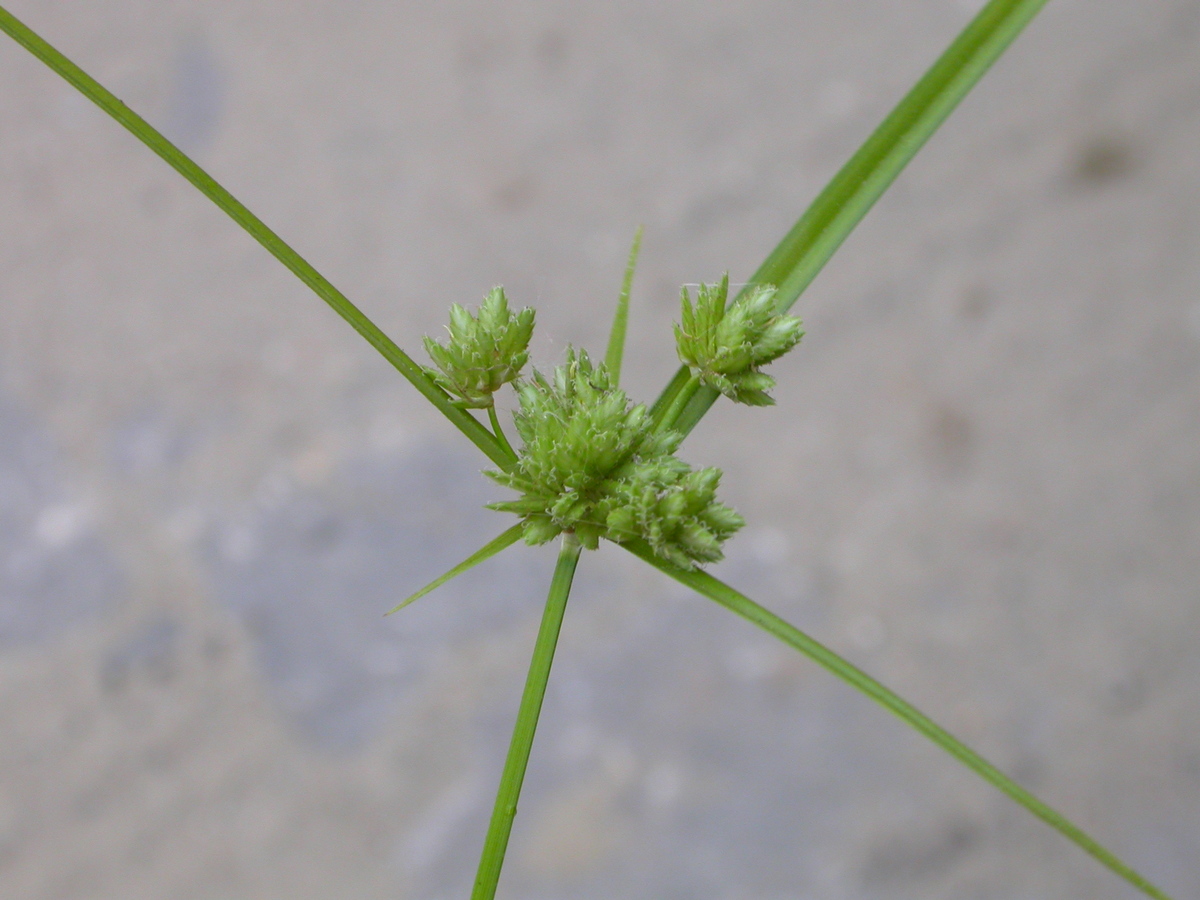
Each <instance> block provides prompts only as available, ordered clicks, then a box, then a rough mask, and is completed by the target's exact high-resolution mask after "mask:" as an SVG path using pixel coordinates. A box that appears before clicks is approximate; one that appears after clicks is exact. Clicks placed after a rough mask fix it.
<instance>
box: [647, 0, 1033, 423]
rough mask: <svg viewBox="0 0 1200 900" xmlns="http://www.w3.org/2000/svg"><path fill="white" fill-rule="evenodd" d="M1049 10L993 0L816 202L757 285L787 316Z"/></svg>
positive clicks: (704, 405) (697, 405)
mask: <svg viewBox="0 0 1200 900" xmlns="http://www.w3.org/2000/svg"><path fill="white" fill-rule="evenodd" d="M1045 5H1046V0H991V2H990V3H988V4H987V5H986V6H985V7H984V8H983V9H982V10H980V12H979V14H978V15H977V16H975V18H974V19H972V20H971V22H970V24H968V25H967V27H966V28H964V29H963V30H962V32H961V33H960V34H959V35H958V37H956V38H955V39H954V41H953V43H951V44H950V46H949V47H948V48H946V51H945V52H944V53H943V54H942V55H941V56H940V57H938V59H937V61H936V62H934V64H933V65H932V66H930V67H929V70H928V71H927V72H926V73H925V74H924V75H923V76H922V77H921V80H920V81H918V82H917V83H916V84H915V85H914V86H913V88H912V90H910V91H909V92H908V93H907V94H906V95H905V96H904V98H903V99H902V100H901V101H900V102H899V103H898V104H896V107H895V108H894V109H893V110H892V111H891V113H889V114H888V117H887V118H886V119H884V120H883V122H881V123H880V125H879V127H878V128H876V129H875V131H874V132H872V134H871V136H870V137H869V138H867V140H866V142H865V143H864V144H863V145H862V146H861V147H859V149H858V151H857V152H856V153H855V154H854V155H853V156H852V157H850V160H849V161H848V162H847V163H846V164H845V165H844V166H842V168H841V170H840V171H839V172H838V173H837V175H835V176H834V177H833V180H832V181H830V182H829V184H828V185H826V187H825V189H824V190H822V191H821V193H820V194H818V195H817V198H816V199H815V200H814V201H813V202H812V204H811V205H810V206H809V207H808V209H807V210H805V212H804V215H802V216H801V217H800V219H799V220H798V221H797V222H796V224H795V225H794V226H793V227H792V230H791V231H789V232H788V233H787V235H786V236H785V237H784V239H783V240H782V241H780V243H779V245H778V246H777V247H776V248H775V249H774V250H772V251H771V253H770V255H769V256H768V257H767V258H766V260H765V261H764V262H763V264H762V265H761V266H759V267H758V271H756V272H755V273H754V274H753V275H752V276H751V277H750V284H773V285H775V286H776V287H777V288H778V289H779V290H778V294H777V297H778V299H779V310H780V312H784V311H786V310H788V309H791V307H792V305H793V304H794V303H795V302H796V299H797V298H798V297H799V296H800V294H801V292H802V291H803V290H804V289H805V288H806V287H808V285H809V284H811V283H812V280H813V279H814V278H816V277H817V273H818V272H820V271H821V269H822V268H823V267H824V265H825V263H826V262H827V261H828V260H829V258H830V257H831V256H832V255H833V253H834V251H835V250H837V248H838V247H840V246H841V244H842V241H844V240H845V239H846V237H847V236H848V235H849V234H850V232H851V231H853V230H854V227H855V226H856V225H857V224H858V223H859V222H860V221H861V220H862V218H863V216H865V215H866V214H867V212H868V211H869V210H870V209H871V207H872V206H874V205H875V201H876V200H878V199H879V197H880V196H881V195H882V194H883V192H884V191H886V190H887V189H888V187H889V186H890V185H891V183H892V182H893V181H895V179H896V176H897V175H899V174H900V172H901V171H903V169H904V167H905V166H906V165H908V162H909V160H911V159H912V158H913V156H915V155H916V153H917V151H918V150H920V149H921V147H923V146H924V144H925V142H926V141H927V140H928V139H929V137H930V136H931V135H932V134H933V133H934V132H935V131H937V129H938V126H940V125H941V124H942V122H944V121H945V120H946V117H947V116H948V115H950V113H951V112H952V111H953V110H954V108H955V107H956V106H957V105H958V103H959V101H960V100H962V98H963V97H965V96H966V95H967V93H968V92H970V90H971V88H973V87H974V86H975V84H976V82H978V81H979V79H980V78H982V77H983V74H984V73H985V72H986V71H987V70H988V69H989V68H990V67H991V65H992V63H994V62H995V61H996V60H997V59H998V58H999V57H1000V55H1001V54H1002V53H1003V52H1004V51H1005V49H1006V48H1007V47H1008V45H1009V44H1011V43H1012V42H1013V40H1014V39H1015V38H1016V36H1017V35H1018V34H1020V33H1021V29H1023V28H1024V27H1025V26H1026V25H1027V24H1028V23H1029V20H1030V19H1032V18H1033V17H1034V15H1036V14H1037V12H1038V10H1040V9H1041V8H1042V7H1043V6H1045ZM681 372H682V370H681ZM679 377H680V375H679V374H677V375H676V377H675V379H673V380H672V382H671V385H668V389H670V388H671V387H672V386H673V385H675V384H676V379H678V378H679ZM664 393H665V391H664ZM716 396H717V395H716V393H715V392H711V393H710V392H709V391H707V390H706V391H701V393H700V394H699V395H697V397H696V401H695V402H693V403H692V404H691V405H690V406H689V407H688V408H686V409H685V410H684V411H683V413H682V414H681V415H680V417H679V419H678V421H677V422H676V423H675V430H676V431H679V432H681V433H682V434H685V435H686V434H687V433H689V432H690V431H691V430H692V429H693V428H694V427H695V426H696V423H697V422H699V421H700V418H701V417H702V416H703V415H704V414H705V413H706V412H707V411H708V409H709V407H710V406H712V403H713V400H714V399H716Z"/></svg>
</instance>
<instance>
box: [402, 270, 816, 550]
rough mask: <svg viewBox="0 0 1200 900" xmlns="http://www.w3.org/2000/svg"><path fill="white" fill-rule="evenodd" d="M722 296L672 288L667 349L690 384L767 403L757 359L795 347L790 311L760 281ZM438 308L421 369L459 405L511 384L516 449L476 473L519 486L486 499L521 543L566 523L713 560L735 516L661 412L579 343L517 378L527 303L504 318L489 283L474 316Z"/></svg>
mask: <svg viewBox="0 0 1200 900" xmlns="http://www.w3.org/2000/svg"><path fill="white" fill-rule="evenodd" d="M727 294H728V277H726V278H725V279H723V280H722V281H721V282H720V283H719V284H715V285H702V286H701V287H700V289H699V291H698V297H697V301H696V305H695V306H694V307H693V305H692V304H691V301H690V298H689V297H688V295H687V291H686V289H685V290H684V292H683V301H682V307H683V315H682V318H683V324H682V325H681V326H679V325H677V326H676V327H675V334H676V340H677V345H678V351H679V356H680V359H681V360H682V361H683V362H684V363H685V364H687V365H688V366H689V367H690V368H691V370H692V373H693V376H694V377H695V378H696V379H697V380H698V381H699V383H701V384H706V385H709V386H711V387H713V388H715V389H716V390H719V391H721V393H723V394H725V395H726V396H729V397H731V398H733V399H734V400H737V401H739V402H742V403H750V404H754V405H765V404H767V403H771V402H772V401H771V398H770V397H768V396H767V394H766V393H765V392H766V389H767V388H770V387H772V386H773V385H774V381H773V380H772V379H771V378H770V376H768V375H765V374H763V373H762V372H760V371H759V367H760V366H762V365H764V364H766V363H768V362H770V361H771V360H774V359H776V358H778V357H779V356H781V355H782V354H783V353H785V352H786V351H787V350H789V349H791V348H792V347H793V346H795V344H796V343H797V342H798V341H799V340H800V337H801V335H802V334H803V332H802V331H801V328H800V320H799V319H796V318H794V317H791V316H784V315H780V314H779V313H777V312H776V310H775V305H774V296H775V291H774V288H770V287H755V288H753V289H752V290H750V291H748V292H746V293H744V294H743V295H742V297H740V298H738V299H737V300H735V301H734V302H733V303H732V304H729V305H728V308H726V306H727V305H726V297H727ZM450 317H451V321H450V341H449V343H448V344H446V345H441V344H438V343H437V342H435V341H433V340H432V339H430V338H426V340H425V346H426V349H427V350H428V351H429V354H430V356H431V357H432V358H433V361H434V363H435V364H436V365H437V369H436V370H434V369H427V370H426V371H427V372H428V373H429V374H430V376H431V377H432V378H433V379H434V380H435V381H436V382H437V383H438V384H439V385H440V386H441V387H443V388H444V389H446V390H447V391H448V392H449V393H450V394H451V395H452V396H454V397H455V398H456V399H455V402H456V403H457V404H459V405H460V406H464V407H469V408H477V409H480V408H491V407H493V397H492V395H493V394H494V392H495V391H496V390H498V389H499V388H500V387H501V386H502V385H504V384H506V383H509V382H512V383H513V384H514V387H515V389H516V392H517V399H518V402H519V404H520V407H519V409H518V411H517V412H515V413H514V416H513V419H514V422H515V425H516V429H517V433H518V434H519V435H520V437H521V440H522V446H521V448H520V450H519V451H518V452H517V459H516V461H515V463H514V465H513V466H511V467H510V468H506V469H501V470H490V471H487V472H486V473H485V474H487V475H488V476H489V477H490V478H492V479H493V480H494V481H496V482H497V483H499V484H502V485H504V486H505V487H509V488H512V489H514V490H516V491H518V492H520V496H519V497H518V498H516V499H514V500H504V501H500V502H497V503H492V504H489V508H490V509H496V510H501V511H503V512H511V513H515V514H516V515H518V516H520V517H521V518H522V520H523V521H522V526H523V532H522V535H523V537H524V539H525V541H526V542H527V543H529V544H542V543H545V542H547V541H549V540H552V539H553V538H555V537H557V536H558V535H559V534H562V533H564V532H566V533H572V534H574V535H575V536H576V537H577V538H578V539H579V542H580V543H581V544H582V545H583V546H584V547H587V548H589V549H595V548H596V547H597V546H598V544H599V542H600V539H601V538H605V539H607V540H610V541H614V542H616V543H622V542H628V541H632V540H641V541H645V542H646V543H647V544H649V545H650V547H651V548H652V549H653V550H654V552H655V553H656V554H657V555H658V556H659V557H661V558H662V559H664V560H667V561H669V562H671V563H673V564H674V565H676V566H679V567H680V568H682V569H692V568H694V567H695V566H696V565H698V564H703V563H708V562H715V561H717V560H719V559H721V557H722V553H721V546H722V544H723V543H724V542H725V540H726V539H727V538H729V537H730V536H731V535H732V534H733V533H734V532H735V531H737V530H738V529H739V528H741V527H742V525H743V524H745V522H744V520H743V519H742V517H741V516H740V515H738V513H737V512H736V511H734V510H733V509H731V508H730V507H728V506H726V505H725V504H723V503H721V502H720V501H718V500H717V498H716V492H717V486H718V484H719V483H720V480H721V470H720V469H717V468H704V469H693V468H692V467H691V466H690V465H688V463H686V462H684V461H683V460H681V459H680V458H679V457H678V456H676V455H675V451H676V450H677V449H678V447H679V443H680V441H681V440H682V436H681V435H680V434H679V433H678V432H675V431H672V430H671V423H670V422H655V421H654V419H653V418H652V417H651V415H650V412H649V410H647V408H646V407H645V406H644V405H642V404H633V403H632V402H631V401H630V399H629V398H628V396H627V395H626V394H625V392H624V391H623V390H621V389H620V388H619V387H617V385H615V384H613V383H612V379H611V378H610V375H609V372H608V370H607V368H606V367H605V366H604V365H603V364H593V363H592V361H591V359H590V358H589V357H588V354H587V353H586V352H585V351H583V350H579V351H576V350H574V349H572V348H570V347H568V348H567V360H566V363H565V364H564V365H561V366H558V367H556V368H555V370H554V372H553V375H552V376H551V377H549V378H548V377H546V376H545V375H543V374H542V373H541V372H538V371H536V370H534V372H533V374H532V376H531V377H529V378H522V377H521V372H522V370H523V368H524V366H525V364H526V362H527V361H528V357H529V354H528V349H527V348H528V346H529V339H530V337H531V335H532V332H533V318H534V316H533V310H530V309H524V310H522V311H521V312H519V313H517V314H516V315H513V314H512V313H511V312H510V311H509V309H508V305H507V300H506V298H505V296H504V291H503V289H501V288H499V287H497V288H494V289H493V290H492V291H491V292H490V293H489V294H488V296H487V298H486V299H485V300H484V302H483V304H482V305H481V306H480V308H479V311H478V313H477V314H476V315H471V313H469V312H467V311H466V310H465V309H463V308H462V307H461V306H458V305H457V304H455V305H454V306H453V307H451V311H450ZM494 421H495V420H494ZM497 427H498V423H497ZM498 436H499V435H498ZM505 443H506V442H505Z"/></svg>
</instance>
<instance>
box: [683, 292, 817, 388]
mask: <svg viewBox="0 0 1200 900" xmlns="http://www.w3.org/2000/svg"><path fill="white" fill-rule="evenodd" d="M728 297H729V275H728V274H726V275H725V277H723V278H722V279H721V281H720V282H719V283H717V284H702V285H700V287H699V289H698V290H697V291H696V303H695V305H694V306H693V305H692V299H691V297H690V296H689V295H688V291H687V288H686V287H685V288H684V289H683V291H682V296H681V297H680V308H681V319H682V322H681V324H679V325H676V326H675V345H676V348H677V350H678V352H679V358H680V360H681V361H682V362H683V363H684V364H685V365H686V366H688V367H689V368H690V369H691V370H692V372H693V374H695V375H696V377H698V378H699V379H700V382H701V383H702V384H706V385H708V386H709V387H712V388H715V389H716V390H718V391H720V392H721V393H722V394H724V395H725V396H726V397H729V398H730V399H731V400H734V401H736V402H738V403H746V404H749V405H751V406H768V405H770V404H772V403H774V402H775V401H774V400H773V399H771V397H770V396H769V395H768V394H767V391H768V390H770V389H771V388H772V387H774V386H775V379H773V378H772V377H771V376H770V375H766V374H764V373H762V372H760V371H759V367H760V366H764V365H766V364H767V363H769V362H772V361H774V360H776V359H778V358H779V357H781V356H782V355H783V354H785V353H787V351H789V350H791V349H792V347H794V346H796V344H798V343H799V342H800V338H802V337H803V336H804V328H803V325H802V323H801V322H800V320H799V319H798V318H796V317H795V316H788V315H783V314H781V313H779V312H778V311H777V310H776V304H775V288H774V287H773V286H771V285H756V286H754V287H752V288H751V289H749V290H747V291H745V292H744V293H743V294H742V295H741V296H739V297H738V298H737V299H736V300H734V301H733V303H731V304H728V305H727V300H728Z"/></svg>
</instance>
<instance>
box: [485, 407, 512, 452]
mask: <svg viewBox="0 0 1200 900" xmlns="http://www.w3.org/2000/svg"><path fill="white" fill-rule="evenodd" d="M488 421H489V422H491V423H492V432H493V433H494V434H495V435H496V440H497V441H498V442H499V443H500V446H501V447H502V448H503V450H504V452H505V453H507V454H508V455H509V456H511V457H512V458H513V459H516V458H517V454H516V451H515V450H513V448H512V444H510V443H509V442H508V438H507V437H506V436H505V434H504V429H503V428H501V427H500V419H499V418H497V417H496V404H495V403H493V404H492V405H491V406H489V407H488Z"/></svg>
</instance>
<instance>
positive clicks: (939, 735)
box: [622, 541, 1170, 900]
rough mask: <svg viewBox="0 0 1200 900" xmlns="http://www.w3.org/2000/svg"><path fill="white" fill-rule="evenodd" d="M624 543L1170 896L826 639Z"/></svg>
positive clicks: (1146, 889) (1137, 883)
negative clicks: (802, 655)
mask: <svg viewBox="0 0 1200 900" xmlns="http://www.w3.org/2000/svg"><path fill="white" fill-rule="evenodd" d="M622 546H624V547H625V548H626V549H628V550H629V551H630V552H631V553H633V554H634V555H635V556H638V557H640V558H641V559H644V560H645V561H646V562H648V563H650V564H651V565H652V566H654V567H655V568H657V569H659V570H661V571H663V572H665V573H666V574H668V575H670V576H671V577H672V578H674V579H675V580H676V581H678V582H680V583H681V584H684V585H686V586H687V587H689V588H691V589H692V590H694V591H696V592H697V593H699V594H703V595H704V596H705V597H708V598H709V599H710V600H713V601H715V602H717V603H719V604H720V605H721V606H724V607H725V608H726V609H728V610H731V611H733V612H735V613H737V614H738V615H739V616H741V617H742V618H744V619H747V620H749V621H750V622H753V623H754V624H755V625H757V626H758V627H759V628H761V629H763V630H764V631H766V632H767V633H768V634H772V635H774V636H775V637H777V638H779V640H781V641H783V642H784V643H785V644H787V645H788V646H789V647H793V648H795V649H796V650H799V651H800V652H801V653H803V654H804V655H805V656H807V657H808V658H809V659H811V660H813V661H814V662H816V663H817V664H819V665H821V666H823V667H824V668H826V669H828V670H829V671H830V672H832V673H833V674H834V675H836V676H837V677H838V678H840V679H842V681H845V682H846V683H847V684H849V685H851V686H852V687H854V688H857V689H858V690H860V691H862V692H863V693H864V694H866V695H867V696H868V697H870V698H871V699H872V700H874V701H876V702H877V703H879V704H880V705H882V706H883V707H884V708H886V709H887V710H888V711H890V712H892V713H894V714H895V715H896V716H898V717H899V718H900V719H901V720H902V721H903V722H904V723H905V724H907V725H909V726H911V727H912V728H914V729H916V730H917V731H919V732H920V733H921V734H923V735H925V737H927V738H929V740H931V741H933V743H935V744H937V745H938V746H939V747H941V748H942V749H943V750H945V751H946V752H947V753H949V754H950V755H951V756H953V757H954V758H955V759H957V760H958V761H959V762H961V763H962V764H963V765H964V766H966V767H967V768H968V769H970V770H971V771H972V772H974V773H975V774H976V775H978V776H979V777H981V778H982V779H983V780H984V781H986V782H988V783H989V784H991V785H993V786H994V787H996V788H997V789H999V790H1000V791H1003V792H1004V793H1005V794H1007V795H1008V796H1009V797H1011V798H1012V799H1013V800H1015V801H1016V802H1017V803H1019V804H1021V806H1023V807H1025V808H1026V809H1027V810H1029V811H1030V812H1031V813H1033V814H1034V815H1035V816H1037V817H1038V818H1039V819H1041V820H1042V821H1043V822H1045V823H1046V824H1047V825H1049V826H1050V827H1051V828H1053V829H1055V830H1056V831H1058V832H1060V833H1061V834H1063V835H1064V836H1066V837H1067V838H1068V839H1069V840H1071V841H1072V842H1074V843H1075V844H1077V845H1078V846H1079V847H1081V848H1082V849H1083V850H1085V851H1086V852H1087V853H1089V854H1091V855H1092V856H1094V857H1095V858H1096V859H1097V860H1099V861H1100V862H1101V863H1103V864H1104V865H1105V866H1107V867H1108V868H1109V869H1110V870H1111V871H1113V872H1114V873H1116V874H1117V875H1119V876H1121V877H1122V878H1124V879H1125V880H1126V881H1128V882H1129V883H1130V884H1132V885H1133V886H1134V887H1136V888H1138V889H1139V890H1141V891H1142V892H1143V893H1144V894H1146V895H1147V896H1149V897H1154V898H1155V900H1170V898H1169V897H1168V896H1167V895H1166V894H1164V893H1163V892H1162V890H1160V889H1159V888H1157V887H1155V886H1154V885H1153V884H1151V883H1150V882H1149V881H1148V880H1146V878H1144V877H1143V876H1142V875H1141V874H1139V873H1138V872H1137V871H1135V870H1134V869H1133V868H1131V867H1130V866H1128V865H1126V864H1125V863H1124V862H1122V861H1121V860H1120V859H1118V858H1117V856H1116V855H1115V854H1114V853H1113V852H1112V851H1110V850H1108V849H1107V848H1105V847H1104V846H1102V845H1101V844H1100V843H1099V842H1098V841H1096V840H1095V839H1094V838H1093V837H1091V836H1090V835H1088V834H1087V833H1086V832H1085V831H1084V830H1083V829H1082V828H1080V827H1079V826H1078V825H1076V824H1075V823H1074V822H1072V821H1071V820H1070V819H1068V818H1067V817H1066V816H1064V815H1063V814H1062V813H1060V812H1058V811H1057V810H1056V809H1053V808H1052V807H1050V806H1049V805H1047V804H1046V803H1044V802H1043V801H1041V800H1039V799H1038V798H1037V797H1036V796H1034V795H1033V794H1031V793H1030V792H1029V791H1027V790H1026V789H1025V788H1023V787H1021V786H1020V785H1019V784H1017V783H1016V782H1015V781H1013V780H1012V779H1011V778H1009V777H1008V776H1007V775H1005V774H1004V773H1003V772H1001V771H1000V770H999V769H997V768H996V767H995V766H994V765H992V764H991V763H990V762H988V761H987V760H986V759H984V758H983V757H982V756H980V755H979V754H978V753H976V752H975V751H974V750H972V749H971V748H970V747H968V746H967V745H966V744H964V743H963V742H962V741H960V740H959V739H958V738H956V737H955V736H954V735H952V734H951V733H950V732H948V731H947V730H946V729H945V728H943V727H942V726H941V725H938V724H937V723H936V722H934V721H933V720H932V719H931V718H929V716H927V715H925V714H924V713H923V712H921V711H920V710H919V709H917V708H916V707H915V706H913V705H912V704H911V703H909V702H908V701H907V700H905V699H904V698H903V697H901V696H900V695H898V694H897V693H895V692H894V691H892V690H890V689H888V688H886V687H884V686H883V685H882V684H880V683H879V682H878V681H876V680H875V679H874V678H872V677H871V676H870V675H868V674H867V673H866V672H864V671H862V670H861V669H859V668H858V667H856V666H855V665H853V664H852V663H850V662H847V661H846V660H845V659H843V658H842V657H840V656H838V654H836V653H834V652H833V651H832V650H830V649H829V648H828V647H826V646H825V645H824V644H822V643H820V642H819V641H817V640H815V639H814V638H812V637H809V636H808V635H807V634H805V633H804V632H803V631H801V630H800V629H799V628H797V627H796V626H794V625H791V624H789V623H788V622H785V621H784V620H783V619H781V618H779V616H777V615H775V613H773V612H771V611H770V610H768V609H765V608H764V607H762V606H760V605H759V604H757V603H755V602H754V601H753V600H751V599H750V598H749V597H747V596H746V595H745V594H743V593H741V592H740V591H737V590H735V589H734V588H732V587H730V586H729V585H727V584H725V583H724V582H723V581H720V580H719V579H717V578H715V577H713V576H712V575H710V574H708V573H707V572H705V571H703V570H700V569H695V570H693V571H690V572H687V571H684V570H683V569H680V568H678V567H676V566H674V565H672V564H671V563H669V562H667V561H666V560H663V559H660V558H659V557H658V556H656V555H655V553H654V551H653V550H652V549H651V548H650V546H649V545H648V544H645V543H642V542H636V541H631V542H629V543H627V544H623V545H622Z"/></svg>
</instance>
